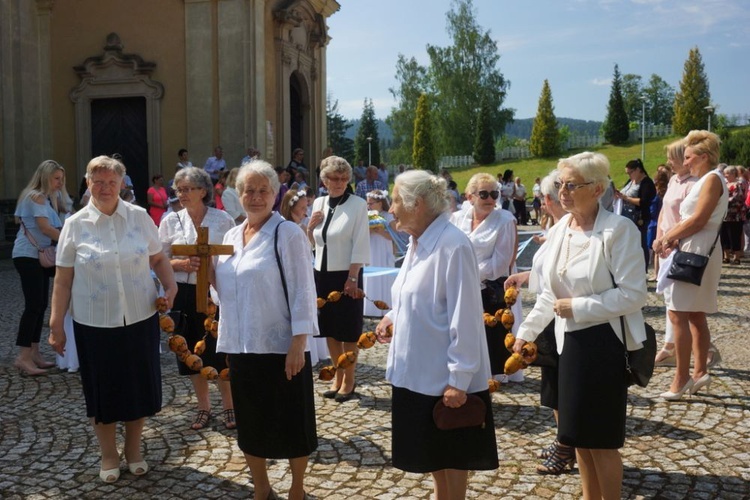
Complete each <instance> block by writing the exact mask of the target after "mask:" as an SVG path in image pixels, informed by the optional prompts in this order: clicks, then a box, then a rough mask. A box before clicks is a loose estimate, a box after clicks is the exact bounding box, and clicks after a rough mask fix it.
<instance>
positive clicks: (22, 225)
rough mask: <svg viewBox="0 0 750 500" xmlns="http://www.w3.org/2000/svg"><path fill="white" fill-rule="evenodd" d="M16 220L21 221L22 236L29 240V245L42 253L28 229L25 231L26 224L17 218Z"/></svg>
mask: <svg viewBox="0 0 750 500" xmlns="http://www.w3.org/2000/svg"><path fill="white" fill-rule="evenodd" d="M18 220H20V221H21V227H22V228H23V234H25V235H26V239H27V240H29V243H31V244H32V245H34V248H36V249H37V250H38V251H40V252H42V251H43V250H42V249H41V248H40V247H39V244H38V243H37V242H36V240H35V239H34V237H33V236H32V235H31V232H30V231H29V230H28V229H26V224H24V223H23V219H22V218H20V217H19V218H18Z"/></svg>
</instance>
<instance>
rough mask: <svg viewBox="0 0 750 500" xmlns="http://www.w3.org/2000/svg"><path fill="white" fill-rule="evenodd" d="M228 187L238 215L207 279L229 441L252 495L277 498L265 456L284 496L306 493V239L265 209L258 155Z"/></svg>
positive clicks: (313, 439) (310, 302) (311, 407)
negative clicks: (239, 455)
mask: <svg viewBox="0 0 750 500" xmlns="http://www.w3.org/2000/svg"><path fill="white" fill-rule="evenodd" d="M236 187H237V191H238V192H239V193H240V200H241V201H242V206H243V207H244V209H245V214H246V216H247V218H246V220H245V221H244V222H243V223H242V224H240V225H239V226H237V227H235V228H233V229H231V230H230V231H229V232H227V234H226V235H225V237H224V244H225V245H232V246H233V247H234V250H235V251H234V254H233V255H222V256H219V257H218V260H217V262H216V264H215V266H213V267H212V269H213V278H212V281H213V282H214V283H215V284H216V290H217V291H218V293H219V299H220V300H221V307H222V311H221V319H220V320H219V340H218V345H217V348H218V350H219V351H220V352H226V353H228V354H229V364H230V366H231V372H230V373H231V377H230V383H231V387H232V395H233V399H234V402H235V405H236V411H237V444H238V446H239V448H240V449H241V450H242V452H243V453H244V454H245V460H246V461H247V464H248V466H249V467H250V472H251V474H252V479H253V485H254V488H255V492H254V493H255V494H254V498H258V499H261V498H263V499H265V498H273V499H275V498H278V497H277V496H276V493H275V492H274V491H273V489H272V487H271V483H270V481H269V478H268V472H267V470H266V462H267V460H268V459H280V458H285V459H289V466H290V469H291V472H292V486H291V489H290V490H289V493H288V498H289V499H291V500H302V499H304V498H308V496H307V494H306V493H305V491H304V476H305V470H306V468H307V462H308V456H309V455H310V453H312V452H313V451H315V449H316V448H317V446H318V438H317V433H316V429H315V402H314V396H313V377H312V363H311V360H310V353H309V351H308V350H307V341H308V339H309V337H310V336H311V335H315V334H316V333H317V318H316V317H317V309H316V301H315V282H314V279H313V269H312V265H311V261H310V259H309V258H303V259H300V256H309V254H310V244H309V243H308V241H307V238H305V233H304V232H303V231H302V230H301V229H300V228H299V226H297V225H296V224H294V223H293V222H285V221H284V219H283V218H282V217H281V215H279V214H278V213H277V212H274V211H273V210H272V209H273V205H274V202H275V200H276V193H277V192H278V190H279V178H278V176H277V175H276V172H275V171H274V169H273V168H272V167H271V165H269V164H268V163H266V162H264V161H260V160H256V161H251V162H250V163H246V164H245V165H243V166H242V167H241V169H240V171H239V174H238V175H237V185H236Z"/></svg>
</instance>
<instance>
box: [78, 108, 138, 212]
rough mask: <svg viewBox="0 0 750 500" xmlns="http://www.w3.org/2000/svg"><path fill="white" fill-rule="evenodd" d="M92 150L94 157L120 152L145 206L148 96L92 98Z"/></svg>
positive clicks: (136, 196) (136, 192)
mask: <svg viewBox="0 0 750 500" xmlns="http://www.w3.org/2000/svg"><path fill="white" fill-rule="evenodd" d="M91 153H92V156H94V157H96V156H99V155H107V156H112V155H113V154H115V153H117V154H119V155H120V156H121V158H122V162H123V163H124V164H125V167H126V168H127V174H128V175H129V176H130V179H131V180H132V181H133V187H134V189H135V198H136V201H137V203H138V204H140V205H144V206H145V202H146V191H147V190H148V187H149V184H150V179H149V168H148V167H149V163H148V140H147V126H146V98H145V97H119V98H110V99H94V100H92V101H91Z"/></svg>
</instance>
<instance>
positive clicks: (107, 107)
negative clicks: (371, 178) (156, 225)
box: [0, 0, 340, 200]
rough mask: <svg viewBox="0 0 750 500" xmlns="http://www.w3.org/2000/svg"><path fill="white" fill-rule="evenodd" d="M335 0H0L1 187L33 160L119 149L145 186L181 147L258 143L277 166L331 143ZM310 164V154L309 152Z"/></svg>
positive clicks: (206, 150) (73, 186)
mask: <svg viewBox="0 0 750 500" xmlns="http://www.w3.org/2000/svg"><path fill="white" fill-rule="evenodd" d="M339 7H340V6H339V4H338V2H337V1H335V0H160V1H158V2H155V1H153V0H128V1H127V2H114V1H101V0H65V1H59V0H58V1H55V0H4V1H2V2H0V19H2V20H3V21H2V24H1V25H0V180H1V181H2V188H0V199H6V200H9V199H15V198H16V197H17V196H18V193H19V192H20V190H21V189H22V188H23V186H25V184H26V183H27V182H28V180H29V179H30V177H31V175H32V173H33V171H34V169H36V167H37V165H38V164H39V163H40V162H41V161H42V160H45V159H54V160H56V161H58V162H60V163H61V164H63V165H64V166H65V169H66V172H67V187H68V190H69V192H70V194H71V196H75V195H76V194H77V192H78V185H79V183H80V181H81V179H82V178H83V174H84V173H85V168H86V164H87V163H88V161H89V160H90V159H91V158H92V157H93V156H97V155H99V154H108V155H111V154H114V153H118V154H120V155H121V156H122V158H123V162H124V163H125V165H126V167H127V170H128V174H129V175H130V176H131V178H132V179H133V182H134V185H135V188H136V196H137V198H140V199H141V200H144V199H145V191H146V189H147V188H148V186H149V185H150V181H151V177H152V176H153V175H154V174H156V173H162V174H163V175H164V176H165V177H167V178H171V177H172V176H173V174H174V171H175V167H176V163H177V161H178V157H177V152H178V150H179V149H181V148H185V149H187V150H188V152H189V155H190V160H191V161H192V162H193V164H194V165H195V166H198V167H202V166H203V164H204V162H205V161H206V159H207V158H208V157H209V156H212V155H213V150H214V147H215V146H219V145H220V146H221V147H222V148H223V150H224V157H225V159H226V161H227V166H228V167H234V166H239V164H240V160H241V158H242V157H243V156H245V154H246V150H247V148H249V147H255V148H257V149H259V150H260V151H261V154H262V157H263V158H264V159H266V160H268V161H269V162H270V163H271V164H273V165H286V164H288V162H289V160H290V159H291V153H292V150H293V149H294V148H297V147H301V148H303V149H304V150H305V159H306V162H307V163H308V165H311V164H314V163H315V162H317V161H318V159H319V158H320V155H321V153H322V151H323V150H324V149H325V147H326V143H327V136H326V83H325V82H326V45H327V44H328V42H329V40H330V38H329V36H328V33H327V26H326V21H327V19H328V18H329V17H330V16H331V15H333V14H334V13H335V12H336V11H337V10H338V9H339ZM313 166H314V165H313Z"/></svg>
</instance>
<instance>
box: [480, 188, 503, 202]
mask: <svg viewBox="0 0 750 500" xmlns="http://www.w3.org/2000/svg"><path fill="white" fill-rule="evenodd" d="M476 194H478V195H479V197H480V198H482V199H483V200H486V199H487V198H492V199H493V200H496V199H497V197H498V196H500V191H497V190H495V191H487V190H484V189H483V190H482V191H479V192H478V193H476Z"/></svg>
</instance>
